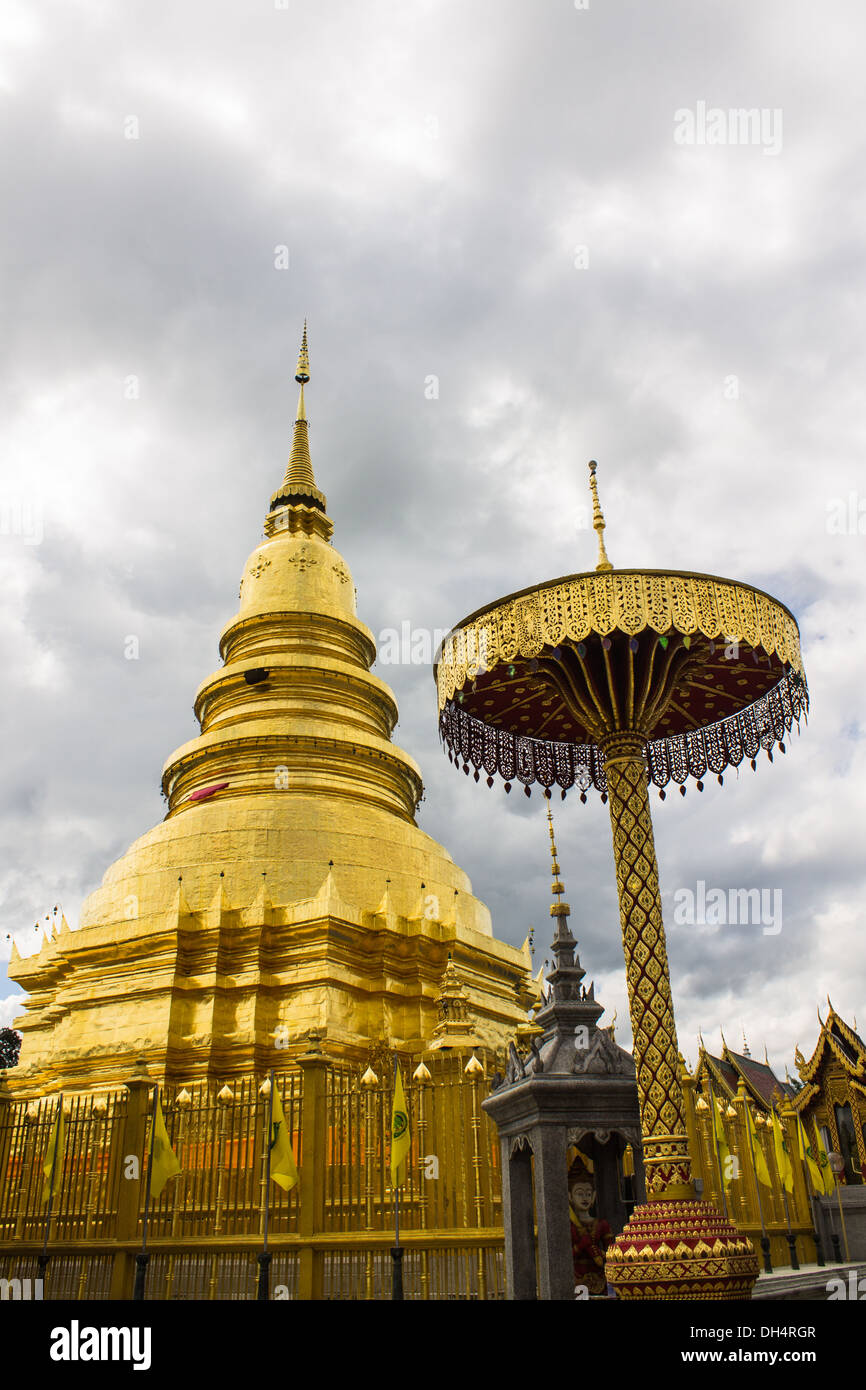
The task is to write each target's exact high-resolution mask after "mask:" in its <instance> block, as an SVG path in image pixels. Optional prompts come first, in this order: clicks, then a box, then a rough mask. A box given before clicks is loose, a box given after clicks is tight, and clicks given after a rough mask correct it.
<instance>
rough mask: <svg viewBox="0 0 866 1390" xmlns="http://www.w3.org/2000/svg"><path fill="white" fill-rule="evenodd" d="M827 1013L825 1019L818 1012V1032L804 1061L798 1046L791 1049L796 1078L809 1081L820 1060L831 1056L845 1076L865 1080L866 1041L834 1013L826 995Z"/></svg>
mask: <svg viewBox="0 0 866 1390" xmlns="http://www.w3.org/2000/svg"><path fill="white" fill-rule="evenodd" d="M827 1004H828V1006H829V1010H830V1011H829V1013H828V1014H827V1017H826V1019H822V1018H821V1014H820V1011H819V1013H818V1022H819V1023H820V1025H821V1031H820V1033H819V1034H818V1041H817V1042H816V1044H815V1050H814V1051H813V1053H812V1056H811V1057H810V1058H809V1060H808V1062H807V1061H806V1060H805V1058H804V1057H803V1054H802V1053H801V1051H800V1049H799V1048H797V1049H796V1051H795V1053H794V1060H795V1062H796V1064H797V1071H798V1072H799V1074H800V1079H801V1080H802V1081H803V1083H804V1084H806V1085H808V1084H809V1083H810V1082H813V1081H814V1079H815V1076H816V1074H817V1072H818V1070H819V1068H820V1067H821V1064H822V1062H824V1061H825V1059H826V1060H827V1061H831V1060H833V1059H835V1060H836V1061H837V1062H839V1063H840V1064H841V1066H842V1067H843V1068H844V1070H845V1071H846V1072H847V1073H848V1075H849V1076H851V1077H852V1078H854V1079H855V1080H856V1081H858V1082H860V1083H861V1084H862V1083H863V1082H864V1081H866V1043H864V1042H863V1039H862V1038H861V1037H860V1035H859V1033H856V1032H855V1031H854V1029H853V1028H852V1027H850V1025H849V1024H847V1023H846V1022H845V1020H844V1019H843V1018H842V1017H841V1016H840V1015H839V1014H837V1013H836V1010H835V1009H834V1008H833V1005H832V1004H831V1003H830V1000H829V997H828V999H827Z"/></svg>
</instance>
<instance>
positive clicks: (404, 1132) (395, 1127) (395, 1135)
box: [391, 1062, 412, 1187]
mask: <svg viewBox="0 0 866 1390" xmlns="http://www.w3.org/2000/svg"><path fill="white" fill-rule="evenodd" d="M411 1144H412V1138H411V1135H410V1134H409V1111H408V1110H407V1109H406V1097H405V1096H404V1094H403V1078H402V1076H401V1075H400V1063H399V1062H398V1063H397V1068H396V1071H395V1073H394V1103H393V1105H392V1107H391V1186H392V1187H402V1186H403V1183H404V1182H405V1181H406V1169H407V1167H408V1160H409V1149H410V1147H411Z"/></svg>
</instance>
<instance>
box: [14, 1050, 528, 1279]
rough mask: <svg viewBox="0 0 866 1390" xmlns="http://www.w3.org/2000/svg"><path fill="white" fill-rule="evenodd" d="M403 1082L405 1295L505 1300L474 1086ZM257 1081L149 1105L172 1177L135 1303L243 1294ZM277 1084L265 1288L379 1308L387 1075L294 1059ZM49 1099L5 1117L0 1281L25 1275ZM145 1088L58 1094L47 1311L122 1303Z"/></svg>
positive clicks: (482, 1118)
mask: <svg viewBox="0 0 866 1390" xmlns="http://www.w3.org/2000/svg"><path fill="white" fill-rule="evenodd" d="M430 1068H431V1071H430V1073H429V1074H428V1075H429V1079H428V1080H426V1081H425V1080H423V1079H413V1078H412V1065H411V1059H404V1067H403V1070H404V1077H405V1081H404V1085H405V1091H406V1100H407V1104H408V1108H409V1117H410V1129H411V1135H412V1150H411V1157H410V1163H409V1171H408V1178H407V1182H406V1185H405V1186H404V1187H403V1189H402V1190H401V1199H400V1238H401V1243H402V1244H403V1245H404V1247H405V1250H406V1256H405V1259H404V1287H405V1293H406V1297H407V1298H453V1299H469V1298H485V1297H488V1298H490V1297H493V1298H496V1297H499V1298H501V1297H503V1296H504V1270H503V1233H502V1222H501V1202H500V1192H499V1172H498V1144H497V1138H496V1131H495V1127H494V1126H493V1125H492V1123H491V1122H490V1121H489V1120H488V1119H487V1117H486V1115H484V1114H483V1112H482V1111H481V1109H480V1101H481V1099H483V1096H484V1094H485V1091H486V1085H485V1082H484V1079H483V1075H482V1076H481V1077H480V1078H479V1077H478V1075H477V1074H471V1075H468V1076H467V1075H465V1074H464V1071H463V1065H462V1063H461V1061H460V1060H458V1059H457V1058H449V1057H444V1058H437V1059H434V1060H433V1061H431V1062H430ZM263 1081H264V1077H263V1076H259V1077H242V1078H237V1077H232V1078H230V1079H229V1080H228V1082H227V1083H222V1082H212V1081H208V1082H200V1083H196V1084H192V1083H190V1084H188V1085H187V1086H178V1087H175V1088H171V1087H169V1088H167V1089H165V1090H164V1091H163V1092H162V1106H163V1112H164V1116H165V1122H166V1127H167V1130H168V1134H169V1138H170V1141H171V1144H172V1147H173V1148H174V1151H175V1153H176V1154H177V1156H178V1159H179V1160H180V1164H181V1172H180V1173H179V1175H178V1176H177V1177H176V1178H173V1179H172V1180H171V1181H170V1182H168V1183H167V1184H166V1186H165V1188H164V1190H163V1192H162V1194H161V1195H160V1197H159V1198H158V1199H157V1200H156V1201H153V1202H152V1204H151V1209H150V1216H149V1228H148V1248H149V1250H150V1252H151V1260H150V1265H149V1268H148V1278H147V1297H148V1298H150V1299H190V1298H194V1299H224V1298H231V1299H243V1298H254V1297H255V1293H256V1278H257V1271H258V1266H257V1263H256V1256H257V1255H258V1253H259V1251H260V1250H261V1242H262V1230H263V1217H264V1202H265V1195H266V1194H265V1191H264V1181H265V1166H264V1149H263V1138H264V1125H265V1115H266V1108H265V1107H266V1100H265V1098H264V1097H262V1096H261V1094H260V1087H261V1085H262V1082H263ZM275 1081H276V1085H277V1086H278V1087H279V1091H280V1096H281V1098H282V1104H283V1111H284V1114H285V1117H286V1122H287V1126H288V1129H289V1131H290V1133H291V1136H292V1144H293V1148H294V1152H295V1157H296V1160H297V1162H298V1166H299V1168H300V1172H301V1180H300V1184H299V1186H298V1187H295V1188H293V1189H292V1190H291V1191H289V1192H288V1193H287V1192H284V1191H283V1189H282V1188H281V1187H279V1186H278V1185H277V1184H276V1183H273V1182H272V1183H271V1190H270V1193H269V1194H268V1195H269V1199H270V1211H269V1248H270V1249H271V1251H272V1255H273V1259H272V1263H271V1291H272V1297H277V1298H293V1297H300V1298H309V1297H321V1298H332V1299H351V1298H356V1299H362V1298H389V1297H390V1293H391V1255H390V1251H391V1246H392V1245H393V1240H394V1194H393V1192H392V1191H391V1188H390V1174H389V1165H388V1153H389V1148H388V1146H389V1138H388V1136H389V1133H390V1118H391V1099H392V1096H391V1086H392V1078H391V1074H390V1069H388V1074H387V1075H386V1076H382V1077H376V1079H375V1081H374V1083H373V1084H367V1085H364V1084H362V1076H361V1072H360V1070H359V1069H358V1068H351V1067H348V1066H346V1065H344V1064H340V1063H337V1062H334V1061H332V1060H330V1059H327V1058H325V1057H323V1056H322V1055H321V1054H320V1055H318V1056H315V1055H313V1056H307V1057H303V1058H301V1059H300V1061H299V1063H298V1064H297V1065H296V1066H294V1067H293V1068H291V1069H290V1070H287V1071H286V1072H285V1073H283V1074H277V1076H276V1078H275ZM56 1105H57V1100H56V1098H54V1097H46V1098H44V1099H41V1100H37V1101H29V1102H16V1101H14V1100H6V1101H5V1102H4V1103H3V1104H0V1278H15V1277H18V1278H27V1277H35V1272H36V1259H37V1255H38V1253H39V1251H40V1250H41V1247H42V1241H43V1239H44V1236H45V1211H46V1208H45V1207H43V1206H42V1205H41V1201H40V1199H41V1193H42V1184H43V1172H42V1165H43V1163H44V1160H45V1154H46V1152H47V1146H48V1142H49V1135H50V1132H51V1126H52V1124H53V1121H54V1115H55V1113H56ZM151 1105H152V1086H151V1084H150V1083H148V1082H147V1081H146V1079H145V1078H144V1077H143V1076H134V1077H132V1078H130V1081H129V1083H128V1085H118V1087H117V1088H116V1089H114V1090H108V1091H102V1092H100V1093H97V1094H94V1095H75V1096H71V1097H69V1096H67V1097H66V1098H65V1099H64V1111H65V1116H66V1131H65V1132H66V1142H65V1147H64V1153H63V1160H62V1176H61V1183H60V1190H59V1192H58V1193H57V1195H56V1197H55V1199H54V1203H53V1208H52V1214H51V1226H50V1230H49V1237H48V1253H49V1255H50V1257H51V1258H50V1263H49V1266H48V1271H47V1275H46V1282H45V1291H44V1296H45V1297H46V1298H61V1297H64V1298H66V1297H72V1298H79V1299H87V1298H105V1297H109V1296H110V1297H115V1298H124V1297H125V1298H128V1297H130V1296H131V1293H132V1279H133V1275H134V1258H135V1253H136V1250H137V1249H138V1246H139V1243H140V1240H141V1229H142V1217H143V1203H144V1190H145V1184H144V1182H143V1181H142V1178H143V1175H144V1173H145V1172H146V1155H147V1149H148V1142H149V1132H150V1130H149V1127H150V1109H151Z"/></svg>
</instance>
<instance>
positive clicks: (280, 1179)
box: [271, 1085, 298, 1192]
mask: <svg viewBox="0 0 866 1390" xmlns="http://www.w3.org/2000/svg"><path fill="white" fill-rule="evenodd" d="M273 1097H274V1098H273V1102H272V1109H271V1177H272V1178H273V1180H274V1182H275V1183H277V1184H278V1185H279V1186H280V1187H281V1188H282V1189H283V1191H284V1192H291V1190H292V1188H293V1187H294V1186H295V1185H296V1183H297V1181H298V1168H297V1164H296V1163H295V1154H294V1150H293V1149H292V1136H291V1135H290V1134H289V1127H288V1125H287V1124H286V1117H285V1115H284V1114H283V1102H282V1101H281V1100H280V1090H279V1087H278V1086H276V1085H274V1087H273Z"/></svg>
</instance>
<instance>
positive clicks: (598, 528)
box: [589, 459, 613, 570]
mask: <svg viewBox="0 0 866 1390" xmlns="http://www.w3.org/2000/svg"><path fill="white" fill-rule="evenodd" d="M597 468H598V464H597V463H596V461H595V459H590V461H589V489H590V492H591V493H592V529H593V530H594V531H595V533H596V535H597V536H598V564H597V565H596V569H597V570H612V569H613V565H612V564H611V563H610V560H609V559H608V558H607V551H606V550H605V548H604V513H603V512H602V510H601V503H600V502H599V500H598V484H597V483H596V481H595V470H596V469H597Z"/></svg>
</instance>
